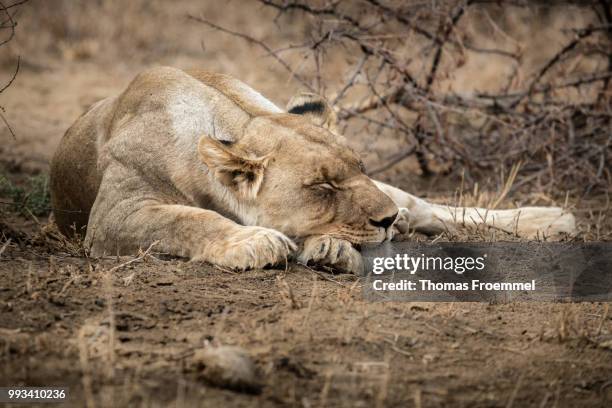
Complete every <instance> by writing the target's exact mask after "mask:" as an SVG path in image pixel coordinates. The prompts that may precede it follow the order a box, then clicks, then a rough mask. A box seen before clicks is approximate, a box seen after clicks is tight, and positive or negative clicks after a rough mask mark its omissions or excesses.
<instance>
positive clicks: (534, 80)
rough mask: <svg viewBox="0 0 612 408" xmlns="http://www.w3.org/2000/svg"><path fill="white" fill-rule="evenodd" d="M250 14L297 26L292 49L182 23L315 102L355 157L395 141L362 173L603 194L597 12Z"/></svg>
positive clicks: (611, 129)
mask: <svg viewBox="0 0 612 408" xmlns="http://www.w3.org/2000/svg"><path fill="white" fill-rule="evenodd" d="M260 2H261V3H262V4H263V5H265V6H267V7H270V8H273V9H275V10H277V12H278V16H277V18H276V19H275V21H274V23H275V24H279V25H281V26H282V25H283V24H285V25H287V24H292V23H293V22H295V21H297V20H299V19H302V20H303V19H306V20H307V22H308V28H307V32H306V35H305V36H304V38H305V40H304V41H303V42H302V43H299V44H286V45H285V46H283V47H282V48H273V47H272V46H270V45H268V44H267V43H265V42H263V41H260V40H259V39H257V38H253V37H251V36H249V35H247V34H245V33H239V32H236V31H232V30H229V29H227V28H225V27H221V26H219V25H217V24H215V23H213V22H211V21H209V20H207V19H205V18H203V17H193V18H194V19H196V20H198V21H200V22H202V23H204V24H206V25H208V26H209V27H212V28H214V29H217V30H221V31H224V32H227V33H229V34H232V35H235V36H238V37H239V38H241V39H243V40H246V41H248V42H250V43H251V44H253V45H254V46H258V47H260V48H261V49H262V50H263V51H264V52H266V53H267V54H269V55H270V56H272V57H273V58H274V59H275V60H276V61H277V62H279V63H280V65H281V66H282V67H283V68H285V69H286V70H287V71H289V72H290V74H291V76H292V77H293V78H295V79H296V80H297V81H299V82H300V83H301V84H302V85H303V87H304V88H306V89H308V90H310V91H314V92H318V93H320V94H326V95H327V96H328V98H329V99H330V102H331V103H332V104H333V106H334V109H336V110H337V113H338V116H339V118H340V120H341V122H342V123H341V124H342V126H343V130H345V131H347V129H348V130H349V131H348V132H347V133H357V134H362V135H364V137H363V138H362V139H364V140H366V146H364V149H363V150H370V149H369V146H371V145H372V144H375V143H376V142H377V139H380V138H391V139H392V140H394V141H395V142H394V143H393V146H394V147H393V149H392V150H393V151H392V152H391V151H389V152H388V154H387V155H383V157H379V158H378V160H377V162H378V165H377V166H375V167H373V168H371V169H370V171H369V172H370V174H372V175H375V174H378V173H381V172H384V171H386V170H387V169H390V168H392V167H394V166H396V165H397V164H398V163H400V162H402V161H404V160H405V159H407V158H411V159H416V163H417V164H418V169H417V172H418V173H419V174H421V175H423V176H431V175H434V174H443V175H447V174H452V175H456V176H459V175H461V176H462V177H464V178H465V180H466V181H468V182H473V181H475V180H480V179H482V178H483V177H485V176H486V175H490V174H499V173H500V172H503V171H504V170H505V169H509V168H510V167H512V166H513V165H515V164H517V163H522V168H521V173H520V177H519V178H517V180H516V183H515V184H514V186H513V187H512V188H513V189H514V190H516V189H519V188H521V187H529V188H530V189H531V190H532V191H540V192H543V193H546V194H554V193H556V194H557V195H558V192H559V191H565V190H570V189H571V190H573V191H574V192H575V193H578V194H588V193H590V192H595V191H604V192H607V191H608V190H609V187H610V185H611V183H612V174H611V171H610V166H609V160H610V153H611V152H612V144H611V141H612V122H611V117H612V110H611V108H610V101H611V99H612V93H611V92H610V86H609V84H610V77H612V69H611V65H612V51H611V50H612V47H611V38H612V21H611V20H612V19H611V12H610V8H611V6H610V2H609V1H603V0H602V1H585V2H564V3H561V2H557V3H555V4H554V5H550V4H547V3H545V2H526V1H508V2H492V1H477V0H473V1H457V0H447V1H436V2H430V1H413V2H405V1H393V0H390V1H383V0H364V1H360V2H338V1H329V0H322V1H295V0H260ZM271 24H272V22H271ZM339 67H340V68H339ZM338 70H340V75H338ZM338 76H340V77H342V78H344V81H343V83H338V81H337V77H338ZM398 145H399V147H398Z"/></svg>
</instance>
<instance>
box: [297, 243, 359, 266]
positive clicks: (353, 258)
mask: <svg viewBox="0 0 612 408" xmlns="http://www.w3.org/2000/svg"><path fill="white" fill-rule="evenodd" d="M298 261H299V262H300V263H303V264H304V265H308V263H309V262H311V263H314V264H318V265H326V266H331V267H334V268H336V269H340V270H342V271H344V272H350V273H355V274H361V273H362V272H363V260H362V258H361V254H360V253H359V252H358V251H357V250H356V249H355V248H353V246H352V245H351V243H350V242H348V241H345V240H343V239H338V238H333V237H330V236H328V235H315V236H312V237H308V238H306V240H305V241H304V246H303V248H302V251H301V252H300V255H299V256H298Z"/></svg>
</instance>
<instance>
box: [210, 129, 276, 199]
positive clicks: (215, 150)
mask: <svg viewBox="0 0 612 408" xmlns="http://www.w3.org/2000/svg"><path fill="white" fill-rule="evenodd" d="M198 152H199V153H200V157H201V158H202V161H203V162H204V164H206V166H207V167H208V169H209V170H210V171H211V173H212V174H213V176H214V177H215V178H216V179H217V180H218V181H219V182H220V183H221V184H223V185H225V186H226V187H228V188H229V189H231V190H233V191H234V192H235V193H236V194H238V195H240V196H242V197H244V198H255V197H256V196H257V193H258V192H259V187H260V186H261V182H262V181H263V176H264V170H265V168H266V166H267V164H268V159H269V157H268V156H265V157H249V155H248V154H247V153H245V152H243V151H241V150H239V149H237V148H235V147H233V146H232V145H230V144H224V143H222V142H220V141H218V140H215V139H212V138H210V137H208V136H202V137H201V138H200V142H199V143H198Z"/></svg>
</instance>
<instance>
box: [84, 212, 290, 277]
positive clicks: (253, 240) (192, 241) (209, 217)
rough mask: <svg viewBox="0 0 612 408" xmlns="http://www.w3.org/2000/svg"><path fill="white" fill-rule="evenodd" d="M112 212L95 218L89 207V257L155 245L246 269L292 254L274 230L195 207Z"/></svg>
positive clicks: (284, 239) (171, 252) (200, 259)
mask: <svg viewBox="0 0 612 408" xmlns="http://www.w3.org/2000/svg"><path fill="white" fill-rule="evenodd" d="M126 209H127V208H126ZM113 211H114V212H119V214H117V216H113V214H112V213H110V214H106V216H104V217H98V216H97V213H96V205H94V209H93V211H92V218H91V220H90V228H89V229H88V233H87V237H86V243H90V244H91V248H92V255H93V256H102V255H104V254H114V253H115V251H116V250H119V252H123V253H125V252H133V251H135V250H136V249H138V248H146V247H147V246H149V245H151V243H153V242H155V241H158V244H157V246H156V247H155V249H156V250H159V251H162V252H166V253H168V254H170V255H176V256H185V257H188V258H190V259H192V260H196V261H206V262H209V263H212V264H215V265H219V266H222V267H226V268H230V269H236V270H245V269H251V268H262V267H264V266H266V265H276V264H279V263H282V262H285V261H286V260H287V259H288V258H289V257H290V256H291V255H292V253H293V251H295V250H296V245H295V244H294V243H293V242H292V241H291V240H290V239H289V238H288V237H286V236H285V235H283V234H282V233H280V232H278V231H275V230H272V229H269V228H263V227H255V226H243V225H239V224H236V223H235V222H233V221H231V220H229V219H227V218H225V217H223V216H222V215H220V214H218V213H216V212H214V211H210V210H203V209H200V208H196V207H189V206H183V205H165V204H158V205H144V206H142V207H141V208H139V209H137V210H135V211H132V212H131V213H130V212H127V211H122V210H121V204H119V205H118V206H115V207H114V208H113ZM121 213H123V214H129V215H127V216H121ZM90 231H91V234H90ZM108 243H115V244H116V248H112V247H111V248H109V247H108Z"/></svg>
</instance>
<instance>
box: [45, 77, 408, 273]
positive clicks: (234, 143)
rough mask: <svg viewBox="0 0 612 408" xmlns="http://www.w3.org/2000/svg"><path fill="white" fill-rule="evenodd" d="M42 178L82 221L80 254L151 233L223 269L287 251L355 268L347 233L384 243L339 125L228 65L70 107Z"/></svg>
mask: <svg viewBox="0 0 612 408" xmlns="http://www.w3.org/2000/svg"><path fill="white" fill-rule="evenodd" d="M51 178H52V200H53V206H54V208H56V211H55V215H56V220H57V223H58V226H59V228H60V229H61V231H62V232H64V233H66V234H70V233H72V232H73V231H74V230H75V229H76V230H77V231H79V230H82V229H84V228H85V227H86V231H87V232H86V238H85V243H86V245H88V246H90V247H91V255H92V256H103V255H115V254H117V253H133V252H134V251H136V250H138V249H139V248H146V247H147V246H149V245H150V244H151V243H153V242H154V241H159V244H158V245H157V247H156V249H157V250H160V251H163V252H167V253H169V254H173V255H178V256H185V257H189V258H191V259H194V260H203V261H207V262H211V263H213V264H217V265H220V266H223V267H229V268H235V269H248V268H259V267H263V266H265V265H267V264H277V263H279V262H283V261H285V260H286V259H287V258H291V257H292V256H294V255H298V256H299V259H300V260H301V261H302V262H309V261H313V260H314V261H317V262H318V263H326V264H330V265H339V266H340V267H343V268H345V269H346V268H348V269H349V270H357V269H356V268H357V267H358V266H359V262H358V261H357V260H356V255H355V254H356V251H355V250H354V249H353V248H352V247H351V244H359V243H364V242H381V241H383V240H384V239H385V238H387V237H388V236H389V234H390V231H391V227H390V226H389V225H385V226H384V227H383V226H380V224H377V223H378V222H379V221H381V220H384V219H391V220H393V219H394V217H395V216H396V214H397V212H398V208H397V207H396V206H395V204H394V203H393V202H392V201H391V199H390V198H389V197H388V196H387V195H385V194H384V193H383V192H381V191H380V190H379V189H378V188H377V187H376V186H375V185H374V183H373V182H372V180H370V179H369V178H368V177H367V176H366V175H365V174H363V172H362V168H361V164H360V159H359V157H358V155H357V154H356V153H355V152H354V151H352V150H351V149H350V148H349V147H348V144H347V143H346V140H345V139H344V138H343V137H340V136H337V135H335V134H333V133H332V132H330V131H329V130H327V129H325V128H324V127H322V126H317V125H316V124H314V123H312V121H311V119H310V118H308V117H306V116H300V115H292V114H287V113H285V112H283V111H281V110H280V109H278V108H276V107H275V106H274V105H273V104H272V103H271V102H269V101H267V100H266V99H265V98H263V97H262V96H261V95H259V94H257V93H256V92H255V91H253V90H252V89H250V88H248V87H247V86H246V85H245V84H243V83H242V82H240V81H237V80H235V79H233V78H231V77H228V76H225V75H218V74H212V73H207V72H203V71H188V72H185V71H181V70H178V69H173V68H155V69H151V70H148V71H146V72H143V73H142V74H140V75H138V76H137V77H136V78H135V79H134V80H133V81H132V83H131V84H130V85H129V86H128V87H127V89H126V90H125V91H124V92H123V93H122V94H121V95H119V96H117V97H114V98H108V99H105V100H104V101H101V102H100V103H98V104H97V105H95V106H94V107H93V108H92V109H91V110H90V111H89V112H87V113H86V114H84V115H83V116H82V117H81V118H79V119H78V120H77V122H76V123H75V124H74V125H73V126H72V127H71V128H70V129H69V130H68V131H67V132H66V135H65V136H64V138H63V139H62V142H61V143H60V146H59V148H58V150H57V153H56V155H55V157H54V158H53V161H52V168H51ZM295 242H298V243H301V244H302V245H301V248H302V249H301V250H300V252H299V253H295V251H296V250H297V245H296V244H295ZM330 242H333V245H332V244H330ZM315 243H327V244H328V245H327V246H325V245H324V246H323V248H322V247H321V245H319V246H318V247H317V250H316V251H315V250H314V249H313V248H314V246H316V245H315ZM321 251H323V252H329V254H327V253H322V252H321ZM357 255H358V254H357Z"/></svg>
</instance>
